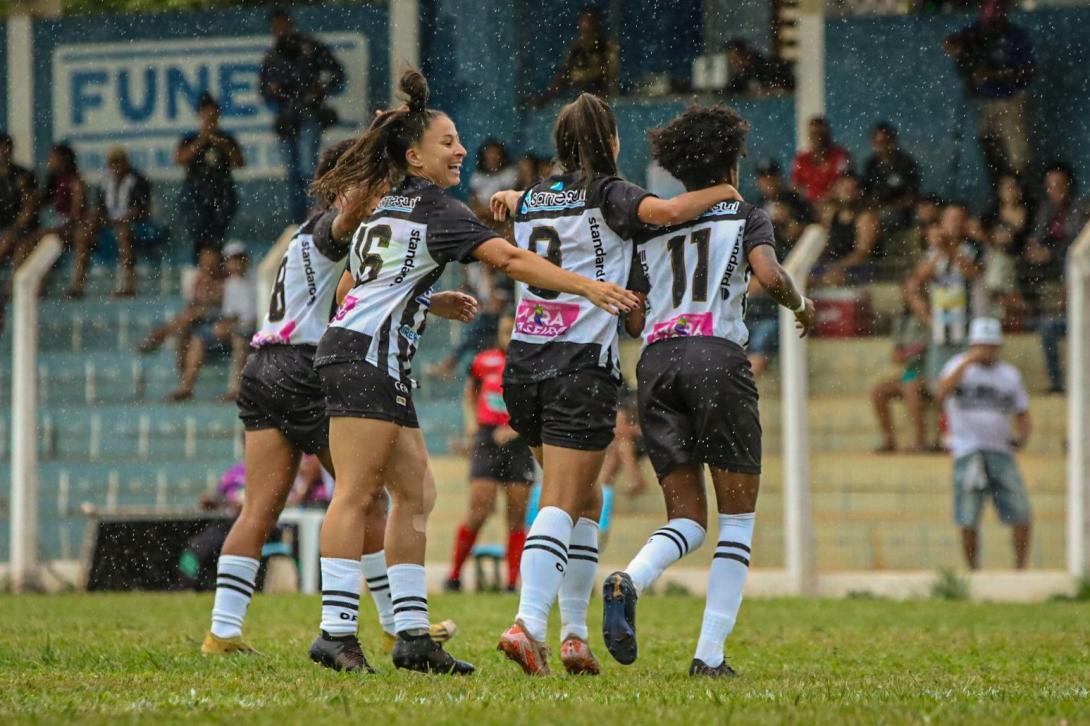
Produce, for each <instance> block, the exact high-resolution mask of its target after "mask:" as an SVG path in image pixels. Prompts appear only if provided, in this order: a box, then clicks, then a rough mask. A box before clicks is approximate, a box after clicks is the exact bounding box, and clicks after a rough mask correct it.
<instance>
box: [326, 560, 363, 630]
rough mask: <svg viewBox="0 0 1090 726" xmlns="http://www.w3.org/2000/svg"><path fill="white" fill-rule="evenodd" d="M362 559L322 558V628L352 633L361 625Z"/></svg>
mask: <svg viewBox="0 0 1090 726" xmlns="http://www.w3.org/2000/svg"><path fill="white" fill-rule="evenodd" d="M359 614H360V561H359V560H345V559H340V558H337V557H323V558H322V630H323V631H325V632H326V633H328V634H330V635H352V634H353V633H355V632H356V630H357V629H358V627H359V623H358V622H357V621H358V619H359Z"/></svg>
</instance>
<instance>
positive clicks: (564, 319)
mask: <svg viewBox="0 0 1090 726" xmlns="http://www.w3.org/2000/svg"><path fill="white" fill-rule="evenodd" d="M578 319H579V305H577V304H576V303H551V302H543V301H538V302H532V301H530V300H523V301H522V302H521V303H519V308H518V312H517V313H516V314H515V330H517V331H518V332H520V333H522V334H523V335H537V336H541V337H542V338H555V337H557V336H558V335H563V334H564V333H566V332H568V330H569V329H571V326H573V325H575V321H576V320H578Z"/></svg>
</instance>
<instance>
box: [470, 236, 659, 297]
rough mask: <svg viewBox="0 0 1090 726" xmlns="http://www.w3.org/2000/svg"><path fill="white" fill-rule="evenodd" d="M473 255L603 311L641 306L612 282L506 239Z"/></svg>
mask: <svg viewBox="0 0 1090 726" xmlns="http://www.w3.org/2000/svg"><path fill="white" fill-rule="evenodd" d="M473 256H474V257H476V258H477V259H478V260H480V261H481V262H484V263H485V264H487V265H490V266H492V267H495V268H496V269H497V270H499V271H501V272H502V273H503V274H505V275H507V276H508V277H510V278H513V279H515V280H518V281H519V282H524V283H526V284H527V285H532V286H533V287H540V288H544V289H546V290H555V291H557V292H566V293H569V294H572V295H580V296H582V297H585V298H586V299H587V300H589V301H591V302H592V303H594V304H595V305H597V306H598V307H600V308H602V309H603V310H605V311H607V312H609V313H612V314H613V315H616V314H618V313H619V312H622V311H628V310H631V309H632V308H634V307H635V306H636V305H637V304H638V302H639V301H638V299H637V298H636V296H635V294H633V293H632V292H629V291H628V290H625V289H624V288H623V287H621V286H620V285H615V284H613V283H612V282H598V281H595V280H590V279H587V278H586V277H583V276H582V275H577V274H576V273H574V272H570V271H568V270H565V269H564V268H562V267H558V266H557V265H554V264H553V263H551V262H549V261H548V260H546V259H545V258H544V257H541V256H540V255H535V254H534V253H532V252H529V251H528V250H524V249H522V248H520V247H516V246H514V245H513V244H511V243H510V242H508V241H507V240H505V239H503V238H502V237H493V238H492V239H490V240H488V241H486V242H484V243H483V244H481V245H478V246H477V248H476V249H474V251H473Z"/></svg>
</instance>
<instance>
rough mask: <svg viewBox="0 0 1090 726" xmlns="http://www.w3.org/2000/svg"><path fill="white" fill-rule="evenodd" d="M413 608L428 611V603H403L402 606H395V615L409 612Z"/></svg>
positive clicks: (423, 611)
mask: <svg viewBox="0 0 1090 726" xmlns="http://www.w3.org/2000/svg"><path fill="white" fill-rule="evenodd" d="M411 610H415V611H418V612H422V613H426V612H428V607H427V606H426V605H402V606H401V607H395V608H394V615H397V614H398V613H405V612H409V611H411Z"/></svg>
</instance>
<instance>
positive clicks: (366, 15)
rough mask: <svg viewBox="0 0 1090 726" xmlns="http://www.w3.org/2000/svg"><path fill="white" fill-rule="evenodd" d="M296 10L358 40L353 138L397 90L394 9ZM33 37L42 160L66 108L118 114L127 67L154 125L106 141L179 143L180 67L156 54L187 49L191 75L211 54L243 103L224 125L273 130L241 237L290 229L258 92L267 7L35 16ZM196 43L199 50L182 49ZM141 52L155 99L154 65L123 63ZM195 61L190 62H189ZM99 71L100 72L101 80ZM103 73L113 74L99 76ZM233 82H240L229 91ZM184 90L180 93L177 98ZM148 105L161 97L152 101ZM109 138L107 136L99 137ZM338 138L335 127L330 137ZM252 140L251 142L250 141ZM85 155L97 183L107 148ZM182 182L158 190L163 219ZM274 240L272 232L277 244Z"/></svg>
mask: <svg viewBox="0 0 1090 726" xmlns="http://www.w3.org/2000/svg"><path fill="white" fill-rule="evenodd" d="M294 15H295V17H296V20H297V22H298V24H299V26H300V27H301V28H302V29H303V30H304V31H305V32H307V33H312V34H327V33H336V34H338V35H337V36H336V37H343V38H345V39H346V42H347V41H351V42H352V43H354V45H352V49H351V51H350V52H349V53H348V54H347V57H348V58H349V63H348V64H346V65H349V66H350V67H349V68H348V69H347V70H348V71H349V75H350V77H353V76H354V77H355V78H356V79H357V81H356V82H358V84H359V85H360V86H361V88H358V89H356V88H353V92H354V93H355V94H356V95H354V96H353V98H361V97H362V98H364V99H365V104H364V105H365V106H366V108H356V109H351V110H350V109H349V108H347V107H345V106H342V107H341V108H339V109H338V110H339V111H340V114H341V122H342V123H341V128H338V129H337V131H338V132H340V133H341V134H343V135H346V136H347V135H348V134H351V133H352V132H354V131H355V130H356V128H357V127H358V123H359V121H361V120H366V119H367V118H369V116H370V113H371V111H372V109H373V108H376V107H378V106H384V105H385V104H386V102H387V101H388V98H389V76H390V72H389V63H390V61H389V42H388V38H389V34H388V28H387V18H388V12H387V8H386V6H385V4H381V3H375V4H373V5H362V6H348V5H334V6H329V7H321V8H318V7H312V8H298V9H296V10H295V11H294ZM360 36H362V38H361V37H360ZM212 38H237V39H238V45H237V47H235V48H227V49H226V50H225V52H228V53H230V52H234V55H228V56H226V57H224V56H223V54H222V53H220V52H219V51H218V50H216V49H215V48H214V46H215V45H216V43H215V42H209V40H210V39H212ZM33 42H34V58H35V66H34V69H33V72H34V76H35V83H34V108H35V118H36V120H37V135H36V143H35V158H36V160H37V162H38V164H39V165H40V166H42V165H44V162H45V158H46V156H47V155H48V152H49V147H50V145H51V144H52V143H54V141H60V140H63V139H64V138H65V137H66V136H67V135H69V133H70V132H71V128H72V126H73V124H72V123H69V122H66V121H65V119H62V118H58V117H57V116H58V115H60V114H63V113H71V114H73V115H76V113H77V111H78V112H79V113H94V112H100V111H101V112H106V113H108V112H110V111H111V110H112V109H110V105H111V104H113V103H117V104H118V105H119V104H120V101H119V98H118V97H119V95H120V90H119V89H120V86H121V83H120V81H117V75H118V74H120V73H122V72H125V71H127V72H128V73H129V76H127V77H126V80H127V84H128V85H127V88H128V89H129V95H130V97H129V98H127V99H126V101H127V102H128V104H129V107H130V109H135V111H136V114H135V116H136V117H139V115H140V113H141V112H143V111H145V110H148V111H149V112H150V119H151V123H150V124H149V126H151V127H152V128H149V129H147V130H146V131H135V130H132V129H130V130H129V131H124V130H122V131H119V132H117V133H116V134H113V135H112V136H110V137H109V138H108V139H107V140H108V141H110V142H116V143H120V144H123V145H127V144H136V145H140V144H142V143H145V142H146V140H147V138H148V136H149V135H151V134H160V135H162V136H163V137H164V140H165V142H169V144H176V143H177V141H178V139H179V138H180V133H178V132H177V131H176V130H175V129H174V127H172V126H171V124H170V123H169V119H166V118H165V114H166V110H165V109H164V108H159V106H158V105H159V104H163V105H164V106H165V105H166V104H168V103H177V98H175V99H174V100H171V96H170V95H168V92H167V90H166V89H165V88H164V86H165V85H166V84H167V83H168V82H169V81H168V79H167V75H166V74H167V73H170V72H171V71H172V70H173V69H172V68H170V67H169V65H163V63H162V59H161V58H158V59H157V58H156V56H159V55H161V54H167V55H170V54H173V55H174V56H176V57H178V58H179V66H178V73H179V74H180V75H183V76H187V77H188V78H189V79H190V80H192V79H193V78H195V77H197V75H196V74H197V73H198V71H200V68H199V65H200V64H201V63H203V62H204V61H207V64H208V66H209V71H210V76H209V80H210V83H211V89H210V90H212V92H213V93H215V94H216V95H218V96H221V103H222V102H223V100H224V99H223V97H224V96H225V95H230V94H233V95H232V96H231V97H232V99H233V103H234V107H233V108H227V105H228V104H226V103H225V104H224V106H225V109H224V114H223V121H222V126H223V127H224V128H225V129H227V130H228V131H234V132H236V133H237V132H238V130H239V129H242V128H251V129H253V130H254V134H255V135H254V136H253V138H255V139H257V138H258V137H257V135H256V134H257V130H258V129H261V130H262V131H263V132H264V134H265V138H264V139H263V140H260V141H255V142H254V144H253V146H248V148H254V149H258V148H259V149H260V151H259V152H258V153H259V155H260V156H261V157H263V158H259V159H251V160H250V161H251V162H256V163H255V166H259V167H261V169H257V170H252V171H250V172H247V173H245V174H243V175H242V177H243V181H241V182H240V207H239V214H238V217H237V219H236V221H235V224H234V227H233V230H232V235H233V236H235V237H240V238H243V239H264V238H266V237H268V235H269V234H270V233H275V231H277V230H280V229H282V228H283V226H284V225H285V224H286V223H287V222H288V220H287V217H286V211H285V210H286V206H287V203H286V200H287V196H286V193H285V191H284V189H283V184H282V183H281V182H280V181H279V180H277V179H273V178H269V172H268V171H267V169H268V167H270V166H275V165H277V162H276V158H275V155H274V154H272V153H271V150H272V148H273V147H274V143H275V139H273V138H272V134H271V131H269V130H268V129H269V128H271V126H270V125H269V124H268V123H267V116H264V115H262V114H264V113H265V112H264V110H263V109H259V108H257V105H258V104H260V103H261V102H260V100H259V99H257V98H256V92H255V88H254V86H255V83H256V71H257V67H256V66H257V65H259V64H260V55H259V54H257V55H255V51H254V48H255V47H256V48H258V49H260V48H265V47H268V45H270V44H271V39H270V36H269V31H268V11H267V9H266V8H251V9H234V10H226V11H210V12H187V13H160V14H139V15H136V14H134V15H103V16H82V17H74V18H66V19H61V20H36V21H35V22H34V25H33ZM190 43H191V44H192V47H191V48H187V47H182V46H184V45H187V44H190ZM121 44H124V45H125V46H130V47H131V48H132V52H131V53H129V52H127V51H126V48H125V47H124V46H122V45H121ZM247 44H248V46H249V47H248V46H247ZM219 45H223V44H222V43H221V44H219ZM88 46H89V47H88ZM95 46H99V50H97V51H96V50H95ZM77 47H78V48H77ZM65 49H68V50H70V51H72V50H73V49H75V50H79V51H80V53H75V52H71V53H66V52H62V51H65ZM83 51H86V52H83ZM257 52H258V53H259V52H260V50H258V51H257ZM132 53H144V54H146V57H147V61H146V62H147V68H146V72H148V73H151V74H154V75H155V76H156V78H157V80H156V83H158V84H159V86H158V88H157V91H158V98H157V99H156V100H155V101H154V102H151V101H149V97H148V96H147V95H146V90H147V86H146V85H145V83H146V77H144V76H142V75H141V74H140V71H141V70H145V69H142V68H140V67H139V66H134V65H131V64H130V65H128V66H127V67H126V66H125V65H124V64H125V63H126V62H128V61H130V60H131V56H132ZM363 58H365V59H366V60H365V63H359V64H358V65H359V67H354V66H352V63H353V62H355V61H358V60H359V59H363ZM255 59H256V60H255ZM186 63H188V64H189V65H185V64H186ZM55 71H62V72H63V74H64V79H65V80H67V81H68V84H69V86H68V87H65V86H64V84H62V83H59V82H58V83H54V72H55ZM77 73H85V74H91V75H89V76H87V75H85V76H82V77H80V78H82V79H87V78H90V79H91V80H90V81H87V82H82V83H81V84H80V85H78V87H77V85H76V83H77V81H76V80H74V79H75V78H76V74H77ZM94 74H100V75H99V76H98V77H97V78H96V77H94ZM101 74H105V75H104V76H103V75H101ZM103 77H104V78H106V82H105V83H103V84H99V83H97V81H98V80H101V79H102V78H103ZM178 77H179V76H178V75H177V74H176V76H175V77H174V79H173V80H174V82H175V83H181V82H182V81H179V80H178ZM58 80H59V79H58ZM115 82H116V83H117V84H118V88H117V89H111V88H110V85H112V84H114V83H115ZM350 83H352V82H351V81H350ZM227 86H231V88H230V89H228V88H227ZM175 90H176V91H177V88H175ZM188 90H192V89H188ZM77 95H78V97H77ZM177 95H178V94H177V93H176V94H175V96H177ZM99 99H101V100H99ZM255 102H256V103H255ZM76 103H79V104H81V105H80V106H79V108H75V107H73V106H72V104H76ZM146 103H151V104H152V105H151V106H150V107H149V106H147V105H146ZM96 104H101V105H98V106H96ZM129 118H130V119H131V118H133V116H130V117H129ZM68 121H71V119H68ZM104 136H105V135H101V134H100V136H99V138H101V137H104ZM331 136H332V134H330V135H329V136H327V138H330V137H331ZM243 142H244V145H247V144H246V140H245V139H243ZM163 148H166V147H165V146H164V147H163ZM86 156H89V157H91V158H89V159H88V160H87V161H85V164H84V166H85V167H87V168H86V171H87V172H89V174H88V179H89V181H92V182H97V181H98V177H99V176H100V174H99V171H98V169H97V168H96V167H97V166H98V163H100V159H99V158H97V157H98V156H99V155H98V154H95V155H86ZM273 173H275V171H274V172H273ZM179 188H180V183H179V182H178V181H177V180H167V181H163V180H159V181H157V197H158V199H159V200H160V203H161V206H162V210H161V212H160V214H159V216H160V218H162V219H164V220H172V219H177V218H178V217H177V216H176V214H175V204H176V198H177V194H178V190H179ZM172 226H175V225H172ZM174 237H175V239H176V240H177V241H178V244H175V245H174V249H175V250H177V251H178V256H179V257H184V256H185V254H187V252H186V251H187V249H188V245H187V244H185V243H183V242H182V239H183V238H184V235H183V234H182V233H181V231H180V230H175V233H174ZM271 242H272V240H271V239H270V240H269V243H270V244H271Z"/></svg>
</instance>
